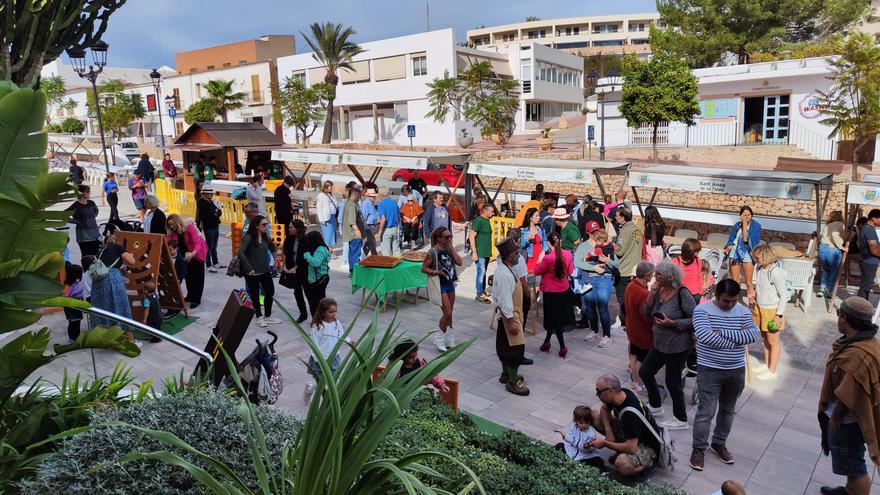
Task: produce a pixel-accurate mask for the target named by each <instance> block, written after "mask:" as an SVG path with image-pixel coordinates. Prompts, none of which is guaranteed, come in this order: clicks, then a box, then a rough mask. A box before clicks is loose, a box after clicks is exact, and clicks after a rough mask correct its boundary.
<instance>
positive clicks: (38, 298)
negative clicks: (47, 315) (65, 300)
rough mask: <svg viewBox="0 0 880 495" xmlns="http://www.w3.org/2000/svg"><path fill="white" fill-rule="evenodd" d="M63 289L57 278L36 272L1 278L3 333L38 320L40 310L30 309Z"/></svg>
mask: <svg viewBox="0 0 880 495" xmlns="http://www.w3.org/2000/svg"><path fill="white" fill-rule="evenodd" d="M62 262H63V259H62ZM55 273H58V272H57V270H56V272H55ZM62 290H63V287H62V286H61V283H59V282H58V281H57V280H56V279H54V278H49V277H47V276H45V275H41V274H39V273H35V272H27V271H20V272H19V273H17V274H16V275H15V276H14V277H10V278H0V333H5V332H9V331H12V330H17V329H19V328H23V327H26V326H28V325H31V324H33V323H36V321H37V320H39V319H40V313H39V312H36V311H31V310H32V309H35V308H38V307H42V306H45V303H44V301H46V300H47V299H51V298H55V297H58V296H60V295H61V293H62Z"/></svg>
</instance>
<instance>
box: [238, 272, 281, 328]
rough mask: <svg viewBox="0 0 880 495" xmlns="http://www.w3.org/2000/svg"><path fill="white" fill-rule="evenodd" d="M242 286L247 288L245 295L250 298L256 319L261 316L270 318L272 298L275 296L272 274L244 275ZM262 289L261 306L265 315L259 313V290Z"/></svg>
mask: <svg viewBox="0 0 880 495" xmlns="http://www.w3.org/2000/svg"><path fill="white" fill-rule="evenodd" d="M244 285H245V287H247V293H248V295H249V296H250V297H251V302H252V303H253V304H254V313H256V315H257V318H259V317H261V316H265V317H267V318H268V317H270V316H272V297H273V296H274V295H275V283H274V282H273V281H272V274H271V273H269V272H266V273H261V274H260V275H245V276H244ZM261 288H262V289H263V296H264V297H263V306H264V307H265V310H266V314H263V313H262V312H261V311H260V289H261Z"/></svg>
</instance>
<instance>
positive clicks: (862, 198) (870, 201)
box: [846, 184, 880, 206]
mask: <svg viewBox="0 0 880 495" xmlns="http://www.w3.org/2000/svg"><path fill="white" fill-rule="evenodd" d="M846 202H847V203H849V204H851V205H871V206H880V184H872V185H867V184H850V185H849V187H847V188H846Z"/></svg>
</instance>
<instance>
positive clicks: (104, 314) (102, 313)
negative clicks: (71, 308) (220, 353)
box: [80, 307, 214, 363]
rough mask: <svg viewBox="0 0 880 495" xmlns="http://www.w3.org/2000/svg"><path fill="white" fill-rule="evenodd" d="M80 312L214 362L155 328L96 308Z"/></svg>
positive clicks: (205, 353) (200, 351)
mask: <svg viewBox="0 0 880 495" xmlns="http://www.w3.org/2000/svg"><path fill="white" fill-rule="evenodd" d="M80 310H81V311H83V312H85V313H88V314H90V315H95V316H100V317H102V318H107V319H109V320H113V321H116V322H119V323H122V324H124V325H126V326H129V327H133V328H136V329H137V330H139V331H141V332H144V333H147V334H150V335H152V336H153V337H158V338H160V339H162V340H167V341H168V342H171V343H172V344H174V345H176V346H177V347H181V348H183V349H186V350H187V351H189V352H191V353H193V354H195V355H196V356H199V357H200V358H202V359H204V360H206V361H207V362H209V363H210V362H211V361H213V360H214V358H213V357H212V356H211V355H210V354H208V353H207V352H205V351H203V350H201V349H199V348H197V347H194V346H193V345H192V344H190V343H189V342H186V341H184V340H180V339H178V338H177V337H175V336H173V335H170V334H167V333H165V332H163V331H161V330H156V329H155V328H153V327H151V326H149V325H145V324H143V323H141V322H139V321H134V320H132V319H130V318H126V317H124V316H119V315H117V314H115V313H111V312H109V311H107V310H104V309H100V308H96V307H89V308H81V309H80Z"/></svg>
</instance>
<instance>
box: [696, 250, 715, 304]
mask: <svg viewBox="0 0 880 495" xmlns="http://www.w3.org/2000/svg"><path fill="white" fill-rule="evenodd" d="M701 261H702V266H701V267H700V276H701V277H702V279H703V292H702V293H701V294H700V302H701V303H704V302H706V301H711V300H712V296H713V294H715V277H714V276H712V270H711V268H710V267H709V262H708V261H706V260H701Z"/></svg>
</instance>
